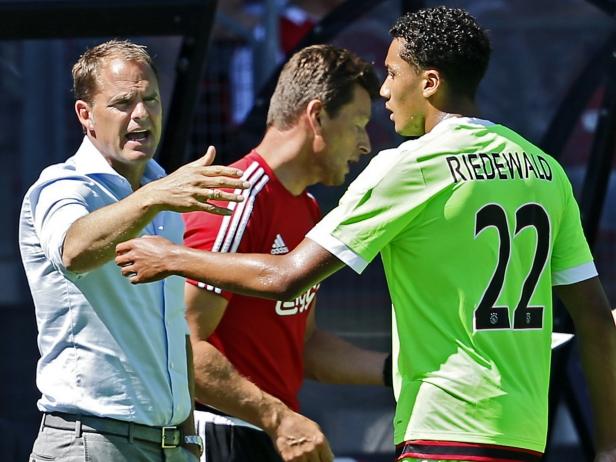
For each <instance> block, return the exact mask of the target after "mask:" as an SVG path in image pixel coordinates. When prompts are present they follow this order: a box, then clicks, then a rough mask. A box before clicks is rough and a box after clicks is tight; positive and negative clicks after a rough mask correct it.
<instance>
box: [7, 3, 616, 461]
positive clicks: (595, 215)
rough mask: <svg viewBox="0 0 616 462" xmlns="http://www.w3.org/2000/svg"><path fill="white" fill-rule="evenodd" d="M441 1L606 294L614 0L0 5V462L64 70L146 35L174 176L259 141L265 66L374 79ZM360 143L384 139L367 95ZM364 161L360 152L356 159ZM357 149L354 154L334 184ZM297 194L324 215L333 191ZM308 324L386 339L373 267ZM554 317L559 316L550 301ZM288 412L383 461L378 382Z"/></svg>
mask: <svg viewBox="0 0 616 462" xmlns="http://www.w3.org/2000/svg"><path fill="white" fill-rule="evenodd" d="M439 4H445V5H447V6H457V7H463V8H466V9H468V10H469V11H470V12H471V13H472V14H473V15H475V16H476V17H477V19H478V20H479V23H480V24H481V25H482V26H483V27H484V28H487V29H488V31H489V35H490V38H491V40H492V46H493V49H494V51H493V57H492V61H491V63H490V67H489V69H488V72H487V75H486V77H485V79H484V81H483V84H482V85H481V87H480V90H479V94H478V101H479V105H480V108H481V111H482V113H483V117H484V118H487V119H490V120H492V121H494V122H499V123H504V124H506V125H508V126H510V127H511V128H513V129H515V130H517V131H518V132H520V133H521V134H522V135H523V136H525V137H526V138H528V139H530V140H531V141H533V142H534V143H536V144H538V145H539V146H540V147H542V148H543V149H544V150H546V151H547V152H549V153H551V154H552V155H554V156H555V157H557V158H558V159H559V161H560V162H561V163H562V164H563V165H564V166H565V169H566V170H567V172H568V174H569V176H570V178H571V179H572V181H573V183H574V189H575V191H576V195H577V197H578V200H579V201H580V204H581V207H582V213H583V221H584V226H585V231H586V233H587V237H588V239H589V241H590V242H591V243H592V245H593V251H594V255H595V258H596V263H597V266H598V269H599V272H600V274H601V276H602V279H603V282H604V284H606V289H607V292H608V296H609V298H610V301H611V302H612V304H613V306H616V174H615V168H616V161H615V160H614V158H615V156H614V135H615V134H616V55H615V50H616V35H615V32H616V28H615V20H614V13H615V11H616V2H614V1H613V0H604V1H602V0H460V1H453V0H452V1H440V2H435V1H429V0H425V1H414V0H410V1H409V0H406V1H405V0H397V1H390V0H385V1H378V0H370V1H367V0H346V1H344V0H313V1H308V0H306V1H291V0H289V1H285V0H263V1H255V0H219V1H218V3H216V1H208V0H169V1H162V0H149V1H143V0H122V1H104V2H102V1H97V0H82V1H70V0H64V1H10V2H8V1H1V0H0V127H2V129H1V130H0V166H1V167H0V188H1V189H0V198H1V199H0V216H2V217H3V221H4V222H5V225H3V226H0V281H2V285H3V286H4V289H3V290H1V291H0V317H1V321H0V354H1V355H2V357H3V358H4V360H3V361H1V362H0V377H1V378H2V380H1V381H0V434H2V435H3V437H2V438H0V461H7V462H11V461H18V460H26V458H27V456H28V454H29V450H30V448H31V444H32V441H33V439H34V437H35V435H36V432H37V429H38V423H39V420H40V416H39V413H38V411H37V409H36V400H37V399H38V392H37V390H36V385H35V369H36V361H37V359H38V350H37V346H36V326H35V322H34V310H33V305H32V301H31V298H30V293H29V289H28V286H27V282H26V279H25V275H24V273H23V269H22V266H21V261H20V256H19V250H18V246H17V229H18V226H17V224H18V216H19V209H20V206H21V200H22V197H23V194H24V193H25V191H26V190H27V188H28V187H29V185H30V184H31V183H32V182H33V181H34V180H35V179H36V178H37V177H38V175H39V173H40V171H41V170H42V169H43V168H44V167H45V166H47V165H50V164H53V163H57V162H61V161H63V160H64V159H66V158H67V157H69V156H71V155H72V154H73V153H74V151H75V150H76V148H77V147H78V146H79V144H80V142H81V139H82V133H81V129H80V126H79V124H78V122H77V119H76V117H75V115H74V111H73V98H72V94H71V84H72V81H71V74H70V69H71V66H72V64H73V63H74V62H75V60H76V59H77V58H78V56H79V55H80V54H81V53H82V52H83V51H84V50H85V48H86V47H88V46H92V45H95V44H97V43H99V42H101V41H103V40H105V39H108V38H111V37H122V38H130V39H132V40H133V41H136V42H138V43H143V44H146V45H147V46H148V47H149V49H150V52H151V53H152V54H153V56H154V58H155V61H156V62H157V65H158V68H159V72H160V85H161V90H162V97H163V106H164V108H165V121H166V127H165V135H164V139H163V142H162V143H161V147H160V149H159V153H158V159H159V161H160V162H161V163H162V164H163V166H165V167H166V168H167V170H168V171H172V170H174V169H175V168H177V167H178V166H179V165H182V164H184V163H186V162H187V161H189V160H192V159H194V158H196V157H197V156H199V155H200V154H202V153H203V152H205V150H206V148H207V146H208V145H210V144H212V145H214V146H216V148H217V152H218V157H217V163H222V164H227V163H230V162H233V161H235V160H236V159H238V158H240V157H242V156H243V155H244V154H246V153H247V152H248V151H249V150H250V148H251V147H253V146H254V145H255V144H256V143H258V141H259V140H260V136H261V135H262V133H263V131H264V127H265V114H266V110H267V103H268V100H269V96H270V95H271V92H272V91H273V85H274V82H275V80H276V77H277V74H278V72H279V68H280V65H281V63H283V62H284V61H285V60H286V57H287V56H289V54H291V53H292V52H293V50H295V49H297V48H299V47H302V46H305V45H309V44H313V43H325V42H327V43H333V44H336V45H338V46H343V47H346V48H349V49H351V50H353V51H355V52H356V53H358V54H359V55H361V56H362V57H364V58H365V59H367V60H369V61H371V62H373V63H374V65H375V67H376V69H377V72H378V73H379V76H380V77H382V78H383V77H384V74H385V72H384V68H383V61H384V58H385V54H386V51H387V47H388V45H389V42H390V37H389V33H388V30H389V27H390V26H391V25H392V24H393V22H394V20H395V19H396V18H397V17H398V16H399V15H400V14H402V13H403V12H405V11H410V10H414V9H417V8H421V7H424V6H436V5H439ZM369 132H370V136H371V140H372V145H373V149H374V152H375V153H376V152H378V151H379V150H380V149H383V148H387V147H392V146H395V145H398V144H399V143H400V142H401V141H402V138H400V137H399V136H397V135H396V134H395V133H394V131H393V127H392V124H391V122H390V121H389V117H388V115H387V114H386V113H385V109H384V105H383V103H382V102H381V101H375V102H374V104H373V119H372V121H371V122H370V124H369ZM366 157H369V156H366ZM368 160H369V159H367V158H364V161H363V163H361V164H358V165H356V166H355V169H354V171H352V172H351V175H349V178H348V181H347V184H348V182H349V181H351V180H352V179H353V178H354V177H355V176H356V175H357V173H358V172H359V171H360V170H361V169H362V168H363V167H364V166H365V165H366V163H367V162H368ZM347 184H345V185H344V186H341V187H338V188H324V187H315V188H313V190H312V192H313V194H314V195H315V196H316V197H317V199H319V201H320V203H321V206H322V209H323V211H324V212H327V211H328V210H330V209H331V208H333V207H334V206H335V204H336V202H337V200H338V198H339V197H340V195H341V194H342V193H343V191H344V190H345V189H346V186H347ZM317 321H318V323H319V325H320V326H321V327H322V328H324V329H326V330H330V331H334V332H336V333H338V334H339V335H341V336H343V337H344V338H347V339H348V340H350V341H352V342H354V343H357V344H359V345H363V346H366V347H370V348H374V349H378V350H382V351H388V350H389V349H390V340H391V335H390V329H391V316H390V301H389V296H388V294H387V289H386V284H385V280H384V276H383V273H382V268H381V266H380V262H377V261H375V263H373V264H372V265H370V267H369V268H368V269H367V270H366V271H365V272H364V274H363V275H362V276H357V275H355V274H354V273H353V272H352V271H350V270H343V271H341V272H339V273H337V274H336V275H334V276H333V277H331V278H330V279H328V280H327V281H325V282H324V283H323V285H322V289H321V291H320V292H319V308H318V316H317ZM555 328H556V329H557V330H560V331H570V330H571V324H570V322H569V320H568V318H567V316H566V315H565V314H564V313H563V312H562V310H560V309H558V310H557V316H556V320H555ZM551 393H552V395H551V397H552V406H551V424H550V428H551V432H550V438H549V444H548V450H547V453H546V456H545V460H547V461H563V460H564V461H574V462H575V461H586V460H591V457H592V453H593V445H592V441H591V438H590V434H591V431H592V429H591V428H590V419H589V409H588V404H587V400H586V397H585V390H584V387H583V384H582V383H581V372H580V368H579V364H578V360H577V354H576V351H575V344H574V343H571V344H568V345H566V346H564V347H561V348H560V349H559V350H558V351H556V352H555V354H554V380H553V385H552V390H551ZM301 402H302V409H303V412H304V413H305V414H306V415H308V416H309V417H311V418H313V419H315V420H316V421H318V422H319V423H320V425H321V426H322V427H323V429H324V430H325V433H326V435H327V436H328V438H329V439H330V442H331V444H332V447H333V450H334V452H335V453H336V455H337V456H338V458H339V461H340V462H343V461H347V462H352V461H358V462H360V461H364V462H380V461H391V460H392V456H393V444H392V441H393V440H392V438H393V433H392V428H391V427H392V423H391V422H392V417H393V406H394V403H393V398H392V395H391V390H389V389H387V390H385V389H382V388H380V387H349V386H329V385H327V386H326V385H320V384H316V383H313V382H310V381H307V382H306V384H305V386H304V388H303V390H302V394H301Z"/></svg>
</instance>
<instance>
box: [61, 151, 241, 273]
mask: <svg viewBox="0 0 616 462" xmlns="http://www.w3.org/2000/svg"><path fill="white" fill-rule="evenodd" d="M215 152H216V151H215V150H214V148H213V147H210V149H208V152H207V154H206V155H205V156H203V157H201V158H200V159H198V160H196V161H194V162H191V163H189V164H186V165H184V166H183V167H181V168H179V169H178V170H176V171H175V172H173V173H172V174H170V175H168V176H166V177H163V178H161V179H159V180H156V181H152V182H150V183H148V184H146V185H144V186H143V187H141V188H139V189H138V190H137V191H135V192H134V193H133V194H130V195H129V196H128V197H126V198H124V199H122V200H121V201H119V202H116V203H114V204H111V205H108V206H106V207H103V208H101V209H98V210H95V211H93V212H92V213H88V214H87V215H85V216H82V217H81V218H79V219H78V220H77V221H75V222H74V223H73V224H72V225H71V226H70V228H68V230H67V232H66V238H65V239H64V245H63V249H62V261H63V264H64V266H65V267H66V268H67V269H69V270H70V271H72V272H75V273H82V272H86V271H89V270H92V269H94V268H97V267H98V266H100V265H102V264H104V263H107V262H108V261H110V260H112V259H113V256H114V251H115V246H116V244H117V243H118V242H122V241H125V240H127V239H131V238H133V237H135V236H136V235H137V234H138V233H139V232H140V231H141V230H142V229H143V228H144V227H145V226H146V225H147V224H148V223H149V222H150V221H152V219H153V218H154V216H155V215H156V214H157V213H159V212H161V211H163V210H172V211H177V212H184V211H189V210H203V211H207V212H211V213H218V214H228V213H230V212H229V211H228V210H226V209H222V208H220V207H216V206H215V205H213V204H210V203H209V202H207V201H208V200H210V199H224V200H230V201H234V202H238V201H241V200H242V199H243V198H242V196H241V195H238V194H234V193H229V192H225V191H222V190H220V189H218V188H224V187H226V188H233V189H235V188H240V189H245V188H246V187H247V186H248V183H246V182H244V181H242V180H240V179H239V177H240V176H241V174H242V172H241V171H240V170H238V169H236V168H232V167H220V166H211V165H210V164H211V163H212V161H213V160H214V155H215Z"/></svg>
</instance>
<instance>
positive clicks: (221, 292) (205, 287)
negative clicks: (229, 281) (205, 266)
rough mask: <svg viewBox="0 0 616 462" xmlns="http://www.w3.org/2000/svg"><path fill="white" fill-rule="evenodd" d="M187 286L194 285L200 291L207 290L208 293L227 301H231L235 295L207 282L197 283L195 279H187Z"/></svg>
mask: <svg viewBox="0 0 616 462" xmlns="http://www.w3.org/2000/svg"><path fill="white" fill-rule="evenodd" d="M186 284H190V285H193V286H195V287H198V288H199V289H203V290H207V291H208V292H213V293H215V294H216V295H220V296H221V297H224V298H226V299H227V300H231V298H232V297H233V293H231V292H227V291H226V290H222V289H220V288H218V287H214V286H213V285H210V284H206V283H205V282H201V281H195V280H194V279H186Z"/></svg>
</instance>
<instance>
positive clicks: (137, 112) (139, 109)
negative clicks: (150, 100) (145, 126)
mask: <svg viewBox="0 0 616 462" xmlns="http://www.w3.org/2000/svg"><path fill="white" fill-rule="evenodd" d="M147 117H148V111H147V109H146V107H145V104H144V103H143V101H138V102H137V104H135V107H134V109H133V114H132V118H133V119H136V120H139V119H145V118H147Z"/></svg>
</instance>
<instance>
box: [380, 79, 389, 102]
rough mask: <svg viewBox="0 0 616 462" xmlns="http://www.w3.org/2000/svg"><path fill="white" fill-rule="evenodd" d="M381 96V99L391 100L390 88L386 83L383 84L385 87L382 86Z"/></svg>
mask: <svg viewBox="0 0 616 462" xmlns="http://www.w3.org/2000/svg"><path fill="white" fill-rule="evenodd" d="M379 95H381V98H385V99H389V87H388V86H387V85H386V82H383V85H381V88H380V89H379Z"/></svg>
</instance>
